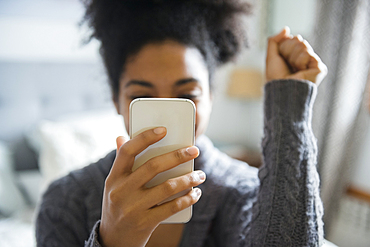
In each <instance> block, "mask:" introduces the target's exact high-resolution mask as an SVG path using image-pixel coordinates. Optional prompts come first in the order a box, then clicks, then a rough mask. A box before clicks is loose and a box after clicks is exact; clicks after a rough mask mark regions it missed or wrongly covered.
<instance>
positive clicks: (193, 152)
mask: <svg viewBox="0 0 370 247" xmlns="http://www.w3.org/2000/svg"><path fill="white" fill-rule="evenodd" d="M186 152H187V153H188V154H190V155H196V154H197V153H198V148H197V147H189V148H187V149H186Z"/></svg>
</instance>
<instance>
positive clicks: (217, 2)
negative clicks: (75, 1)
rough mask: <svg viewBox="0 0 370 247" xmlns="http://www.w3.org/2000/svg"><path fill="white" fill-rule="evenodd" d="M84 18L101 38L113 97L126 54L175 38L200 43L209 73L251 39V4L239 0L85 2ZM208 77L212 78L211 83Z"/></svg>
mask: <svg viewBox="0 0 370 247" xmlns="http://www.w3.org/2000/svg"><path fill="white" fill-rule="evenodd" d="M82 1H83V4H84V5H85V8H86V12H85V16H84V18H83V22H86V23H87V24H88V26H89V27H90V28H91V29H92V34H91V37H90V39H91V38H96V39H97V40H99V41H100V42H101V46H100V54H101V56H102V58H103V61H104V65H105V68H106V70H107V73H108V77H109V82H110V86H111V89H112V93H113V100H114V101H117V98H118V92H119V80H120V77H121V74H122V73H124V65H125V62H126V60H127V58H128V57H129V56H131V55H134V54H135V53H137V52H138V51H139V50H140V49H141V48H142V47H143V46H144V45H146V44H148V43H157V42H161V41H164V40H168V39H170V40H174V41H177V42H179V43H181V44H184V45H188V46H192V47H196V48H197V49H198V50H199V51H200V52H201V53H202V55H203V57H204V59H205V61H206V64H207V66H208V70H209V73H210V76H212V74H213V71H214V69H215V68H216V67H217V66H219V65H222V64H225V63H227V62H229V61H231V60H233V59H234V58H235V56H236V55H237V54H238V53H239V51H240V50H241V49H242V48H243V47H244V46H246V44H247V40H246V37H245V36H246V35H245V31H244V30H243V26H242V25H241V17H242V16H243V15H247V14H249V12H250V9H251V7H250V5H249V4H247V3H245V2H242V1H238V0H82ZM211 81H212V80H211V78H210V82H211Z"/></svg>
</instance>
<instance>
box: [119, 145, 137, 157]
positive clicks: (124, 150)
mask: <svg viewBox="0 0 370 247" xmlns="http://www.w3.org/2000/svg"><path fill="white" fill-rule="evenodd" d="M119 152H120V153H122V154H124V155H128V156H133V155H134V154H133V151H132V149H131V148H130V147H129V145H125V144H123V145H122V146H121V148H120V150H119Z"/></svg>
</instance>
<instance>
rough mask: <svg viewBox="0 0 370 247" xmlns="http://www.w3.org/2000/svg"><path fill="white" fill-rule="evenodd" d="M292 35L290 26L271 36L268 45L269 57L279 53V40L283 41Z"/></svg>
mask: <svg viewBox="0 0 370 247" xmlns="http://www.w3.org/2000/svg"><path fill="white" fill-rule="evenodd" d="M289 36H290V28H289V27H287V26H286V27H284V29H283V30H281V32H280V33H278V34H277V35H275V36H271V37H270V38H269V39H268V45H267V59H269V58H270V57H271V56H276V55H278V54H279V42H281V41H283V40H284V39H287V38H289Z"/></svg>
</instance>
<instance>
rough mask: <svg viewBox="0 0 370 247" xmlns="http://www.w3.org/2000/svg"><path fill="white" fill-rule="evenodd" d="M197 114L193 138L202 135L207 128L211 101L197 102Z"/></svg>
mask: <svg viewBox="0 0 370 247" xmlns="http://www.w3.org/2000/svg"><path fill="white" fill-rule="evenodd" d="M196 107H197V112H196V119H195V137H196V138H197V137H199V136H200V135H202V134H203V133H204V132H205V131H206V129H207V126H208V121H209V117H210V114H211V109H212V103H211V101H208V100H207V101H205V102H199V103H197V104H196Z"/></svg>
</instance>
